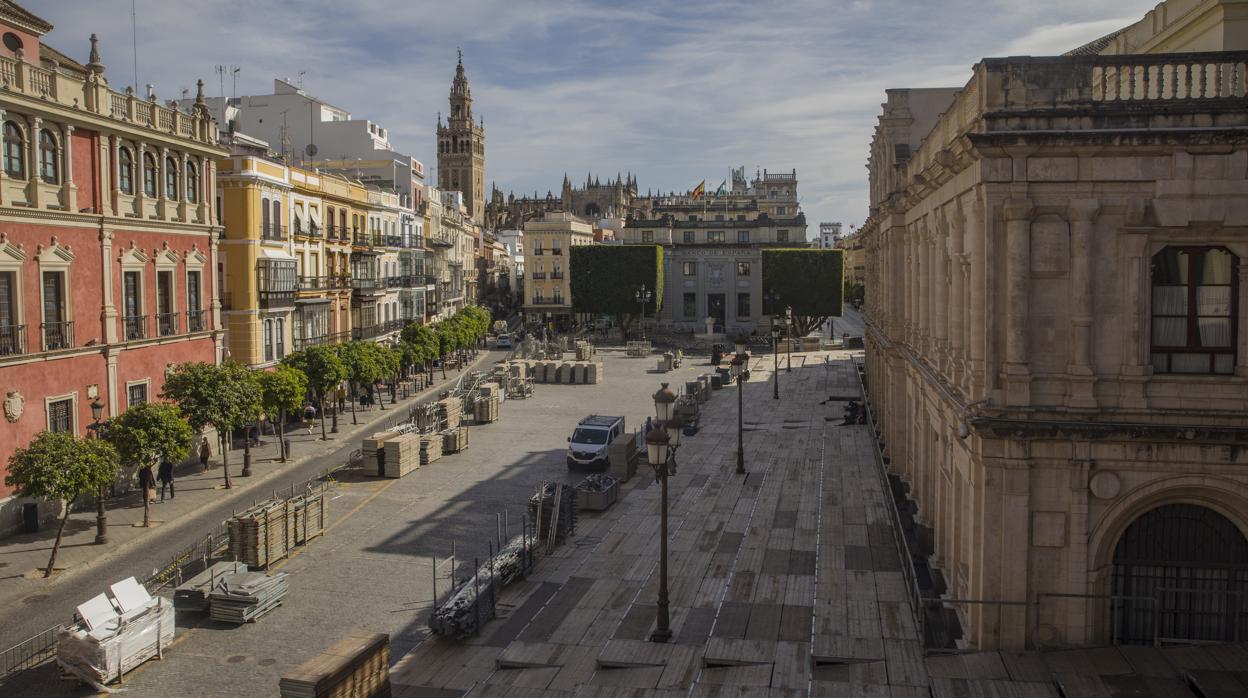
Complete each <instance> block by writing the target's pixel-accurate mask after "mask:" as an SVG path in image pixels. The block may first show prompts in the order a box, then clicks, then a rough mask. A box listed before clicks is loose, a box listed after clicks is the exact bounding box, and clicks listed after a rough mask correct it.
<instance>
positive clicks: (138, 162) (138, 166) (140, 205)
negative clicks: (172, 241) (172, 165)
mask: <svg viewBox="0 0 1248 698" xmlns="http://www.w3.org/2000/svg"><path fill="white" fill-rule="evenodd" d="M146 177H147V148H146V147H145V146H144V145H143V142H142V141H135V142H134V174H133V179H134V208H135V213H137V214H138V216H139V218H147V209H146V206H147V204H146V203H145V202H146V201H147V192H146V191H145V190H144V188H143V187H144V184H143V183H144V182H146V181H147V179H146ZM157 184H159V182H157Z"/></svg>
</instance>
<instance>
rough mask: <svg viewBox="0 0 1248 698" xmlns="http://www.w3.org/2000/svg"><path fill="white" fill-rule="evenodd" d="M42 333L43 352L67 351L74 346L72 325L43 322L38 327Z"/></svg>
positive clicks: (69, 323) (71, 322)
mask: <svg viewBox="0 0 1248 698" xmlns="http://www.w3.org/2000/svg"><path fill="white" fill-rule="evenodd" d="M39 329H40V330H41V331H42V332H43V350H44V351H54V350H56V349H69V348H70V347H73V346H74V323H73V321H72V320H71V321H69V322H45V323H42V324H41V325H40V326H39Z"/></svg>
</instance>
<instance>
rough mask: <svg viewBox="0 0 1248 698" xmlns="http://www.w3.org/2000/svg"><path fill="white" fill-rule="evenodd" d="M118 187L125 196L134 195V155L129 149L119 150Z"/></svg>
mask: <svg viewBox="0 0 1248 698" xmlns="http://www.w3.org/2000/svg"><path fill="white" fill-rule="evenodd" d="M117 186H118V187H120V188H121V191H122V193H123V194H133V193H134V155H131V154H130V149H129V148H119V149H118V150H117Z"/></svg>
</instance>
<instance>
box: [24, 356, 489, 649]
mask: <svg viewBox="0 0 1248 698" xmlns="http://www.w3.org/2000/svg"><path fill="white" fill-rule="evenodd" d="M496 358H498V357H497V356H496V355H494V354H493V353H491V352H489V351H482V352H481V353H480V354H479V355H478V357H477V359H476V360H475V361H474V362H472V363H470V364H469V365H468V366H467V368H466V370H477V369H480V368H481V367H482V366H483V365H486V364H489V363H491V362H492V361H493V360H494V359H496ZM441 375H442V374H441V372H440V371H439V372H435V374H434V376H435V382H434V384H433V385H432V386H430V387H428V388H426V389H425V390H422V391H421V392H419V393H415V394H413V395H411V396H409V397H408V398H407V399H406V400H404V399H402V398H400V399H399V401H398V404H396V405H390V404H388V399H387V405H386V409H385V410H384V411H383V410H382V409H380V408H379V407H372V408H369V409H366V410H358V408H357V410H358V411H357V420H358V421H359V422H360V423H359V424H358V425H352V424H351V412H350V409H349V408H348V410H347V411H346V412H345V413H343V414H340V415H338V433H337V434H330V435H329V437H330V439H329V440H328V441H321V440H320V439H321V430H320V424H319V420H318V423H317V424H316V425H315V426H314V428H313V431H312V433H311V434H309V433H308V431H307V429H301V428H297V429H294V430H292V431H287V433H286V438H287V439H288V440H289V441H290V442H291V447H290V457H289V458H288V459H287V462H286V463H281V462H279V461H278V440H277V437H276V436H272V435H268V434H266V435H265V436H264V437H263V439H262V442H263V443H262V445H260V446H258V447H253V448H252V449H251V471H252V474H251V476H250V477H246V478H244V477H241V475H240V474H241V473H242V470H243V450H242V449H241V448H238V449H234V450H232V451H230V453H229V461H230V479H231V481H232V484H233V488H232V489H229V490H226V489H224V484H225V480H224V476H223V475H222V471H221V454H220V453H218V452H217V451H218V450H219V446H218V445H217V444H214V449H213V451H214V452H213V456H214V457H213V459H212V460H211V461H210V463H209V468H208V470H207V471H203V470H202V469H201V467H200V465H199V463H198V462H196V463H194V464H190V465H183V466H181V467H179V469H178V471H177V473H176V479H175V482H174V485H175V487H176V492H177V494H178V496H177V497H176V498H174V499H166V500H165V501H164V502H160V503H157V504H152V505H151V523H152V527H150V528H146V529H145V528H143V527H142V523H143V500H142V497H141V496H140V493H139V492H137V491H136V492H131V493H128V494H126V495H124V496H120V497H116V498H113V499H110V500H109V501H108V505H107V516H108V538H109V542H108V543H107V544H105V545H96V544H95V532H96V512H95V508H94V507H91V508H90V509H89V510H84V511H79V512H75V513H73V514H71V515H70V517H69V521H68V522H67V523H66V524H65V535H64V538H63V539H62V541H61V548H60V551H59V552H58V553H57V558H56V570H57V571H56V572H54V573H53V575H52V577H51V578H50V579H44V578H43V570H44V569H45V568H46V567H47V564H48V556H49V555H50V554H51V551H52V545H53V543H54V542H55V540H56V529H57V526H59V524H60V522H59V520H57V521H53V522H49V523H48V524H45V525H44V526H43V527H41V528H40V530H39V532H38V533H33V534H21V535H16V536H11V537H9V538H5V539H3V540H0V608H10V609H12V608H15V607H19V606H20V602H21V600H22V599H26V600H27V601H28V602H29V601H34V600H36V599H39V598H41V597H43V598H46V596H47V595H50V594H53V593H55V591H56V589H57V587H58V586H60V585H62V584H64V583H66V582H68V581H69V580H73V579H76V578H78V577H79V576H80V575H82V574H83V573H84V572H86V571H89V570H90V569H91V568H93V567H96V566H99V565H100V564H102V563H104V562H107V561H109V560H112V559H115V558H117V557H119V556H121V555H123V554H125V553H127V552H129V551H131V550H133V549H134V548H135V547H136V546H138V545H142V544H144V543H150V542H152V541H154V540H158V539H161V538H164V537H166V536H171V535H174V534H176V533H178V532H179V531H180V530H182V529H184V528H187V527H188V526H190V525H192V524H194V523H199V524H200V527H201V528H203V529H207V528H208V527H211V526H215V525H216V524H218V523H220V522H219V521H215V520H214V521H201V519H202V518H203V517H202V516H197V514H198V513H199V512H200V511H201V510H206V509H207V508H209V507H210V506H217V505H220V504H222V503H223V502H230V501H234V502H237V508H238V509H240V510H241V509H244V508H246V507H249V506H251V504H252V502H253V501H254V500H256V499H265V498H268V497H269V496H270V489H269V488H266V484H269V483H271V482H272V481H273V480H275V479H276V478H278V476H281V475H283V474H290V473H292V472H293V471H295V470H296V469H298V468H299V467H300V466H303V465H306V464H307V463H308V462H309V461H312V460H314V459H318V458H324V457H326V456H328V455H330V454H332V453H333V452H334V451H337V450H339V449H341V448H343V447H344V445H347V444H355V446H354V447H355V448H358V447H359V439H361V438H362V437H363V436H365V435H367V434H370V433H372V432H373V430H375V429H376V428H377V427H378V425H379V423H381V422H383V421H386V420H389V419H391V418H393V417H394V416H395V415H397V414H400V413H406V410H407V408H408V407H409V406H411V405H413V404H415V403H417V402H419V401H421V400H424V399H426V398H428V397H430V396H433V395H436V394H437V392H438V391H440V390H443V389H445V388H446V387H447V386H448V385H450V384H452V383H454V382H455V381H457V380H459V377H460V376H461V375H464V372H463V371H450V372H448V373H447V377H446V380H441ZM329 427H330V420H329V418H328V417H327V418H326V430H327V432H328V429H329ZM334 465H340V464H337V463H336V464H334ZM272 486H273V485H271V484H270V485H269V487H270V488H271V487H272ZM282 487H285V484H283V485H282ZM157 499H159V494H158V495H157ZM196 535H199V533H196ZM193 538H194V536H190V537H188V539H187V543H186V544H187V545H188V546H189V545H190V544H191V543H192V542H193V541H192V539H193ZM165 562H167V561H166V560H164V559H158V560H157V559H154V560H152V561H151V563H152V565H153V566H159V565H163V564H164V563H165ZM32 594H36V595H40V596H37V597H33V598H29V599H27V597H29V596H30V595H32ZM0 649H2V648H0Z"/></svg>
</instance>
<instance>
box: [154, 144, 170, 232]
mask: <svg viewBox="0 0 1248 698" xmlns="http://www.w3.org/2000/svg"><path fill="white" fill-rule="evenodd" d="M168 155H169V149H168V148H165V147H162V148H161V149H160V153H159V154H158V155H157V156H156V202H157V203H156V213H157V214H159V215H160V217H161V218H162V219H164V220H168V219H169V197H167V196H165V178H166V177H167V176H168V173H167V172H165V167H166V166H167V157H166V156H168Z"/></svg>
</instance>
